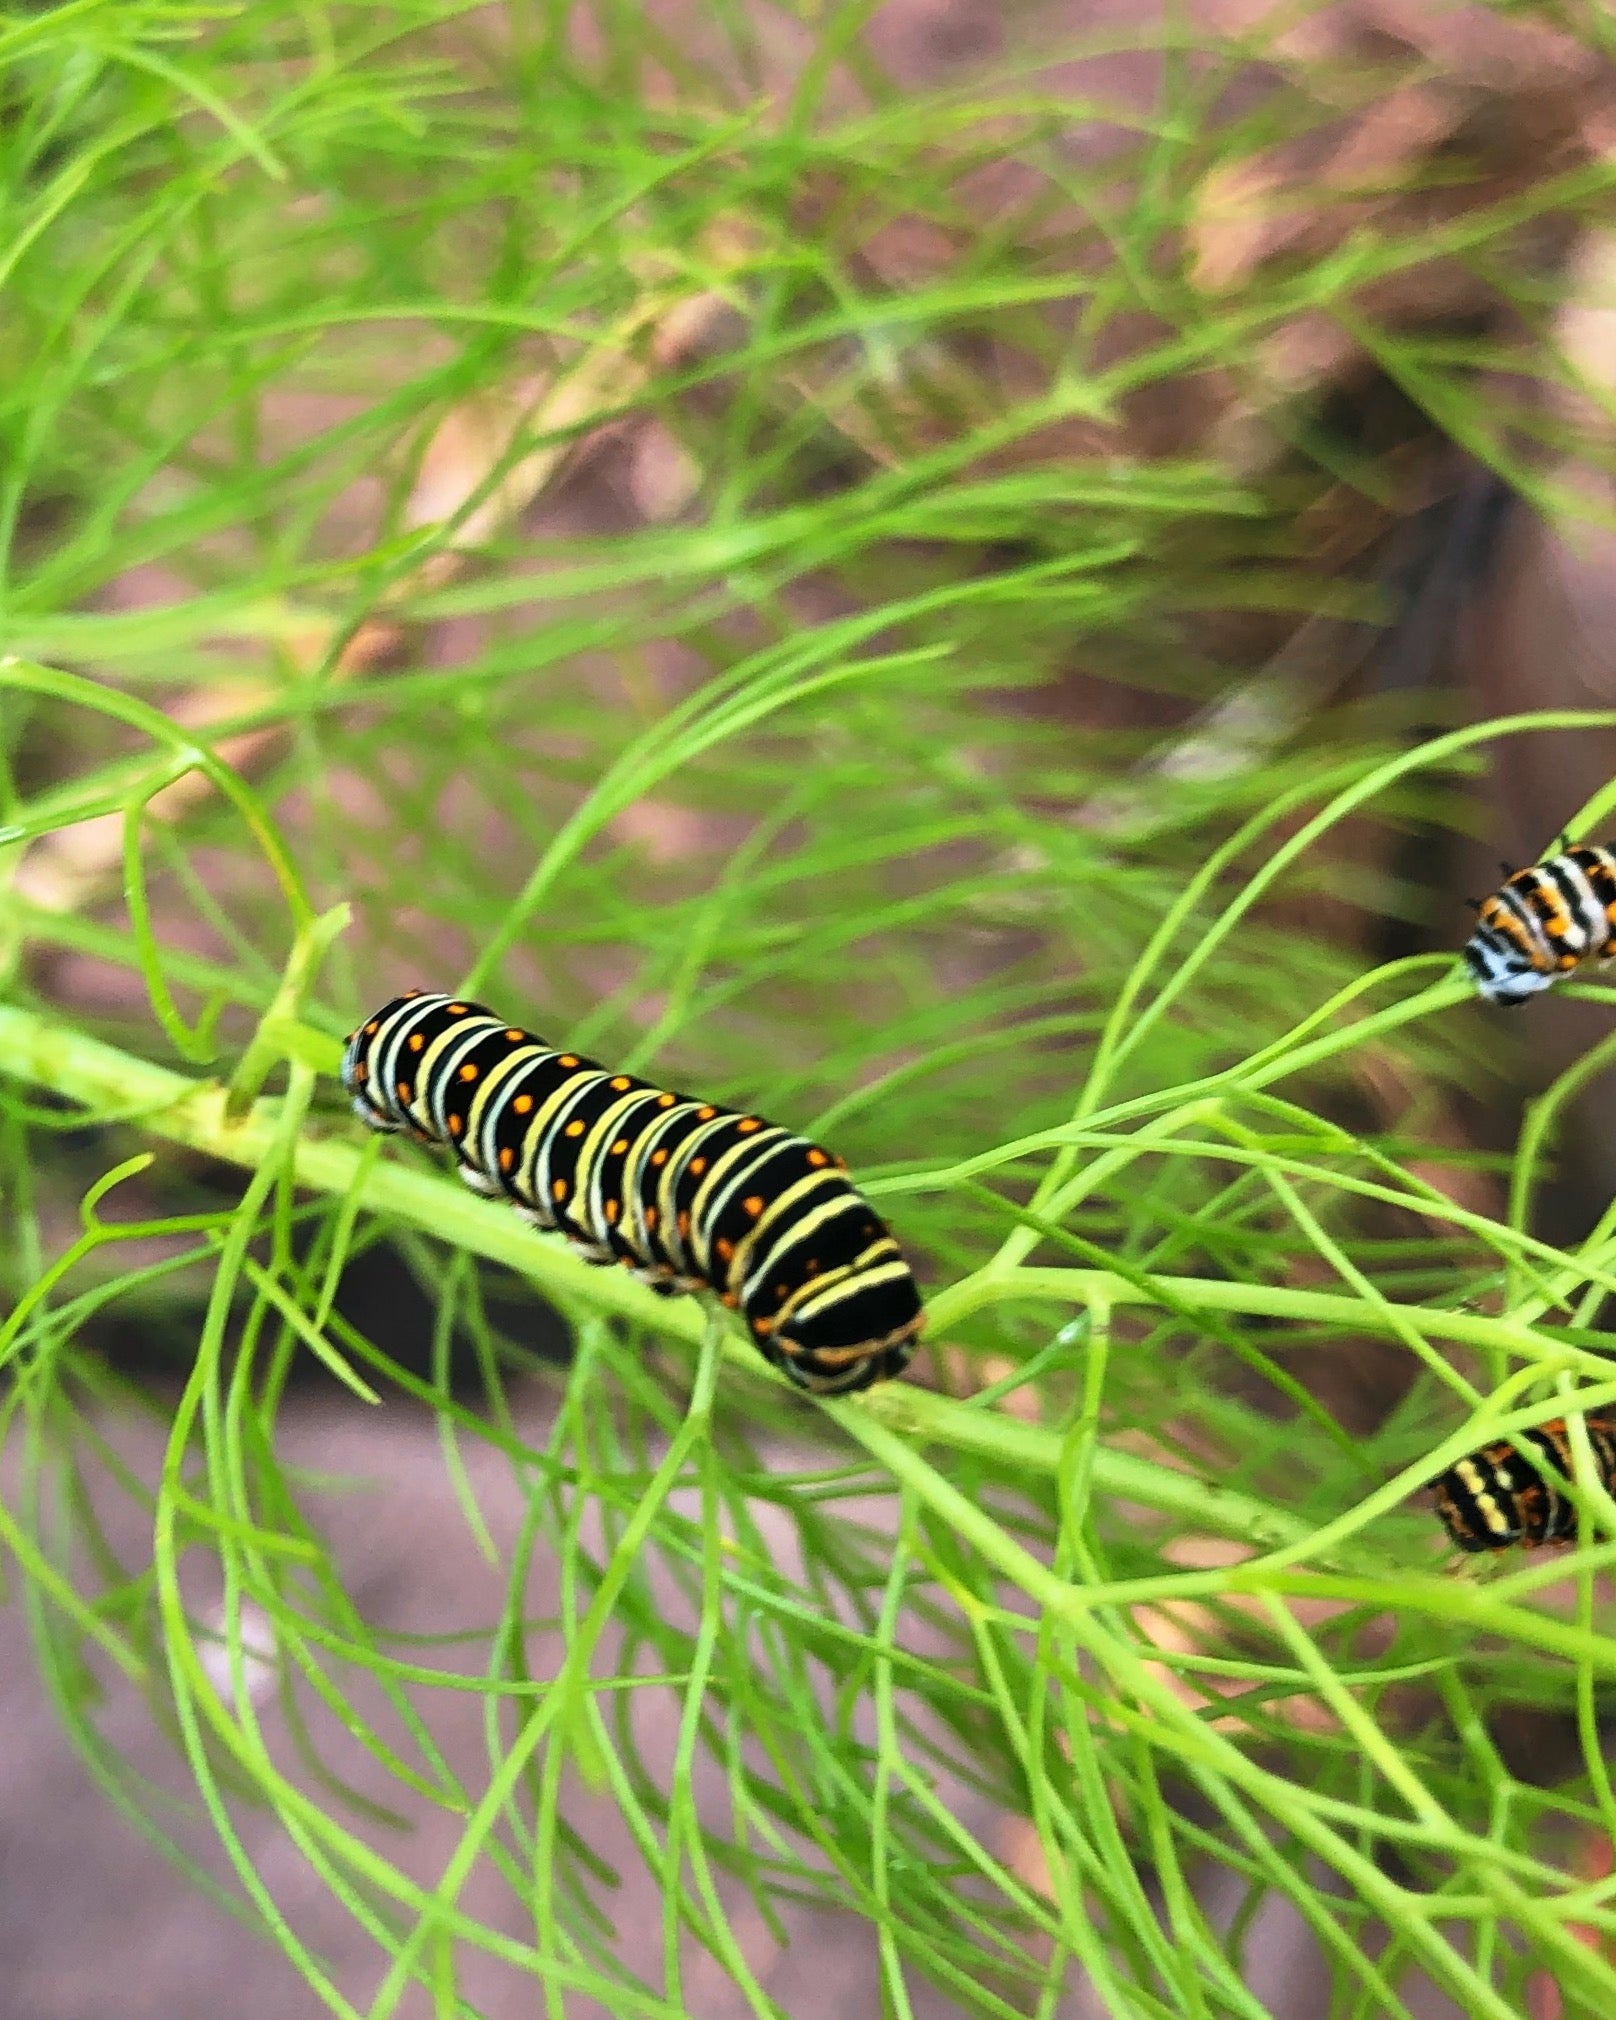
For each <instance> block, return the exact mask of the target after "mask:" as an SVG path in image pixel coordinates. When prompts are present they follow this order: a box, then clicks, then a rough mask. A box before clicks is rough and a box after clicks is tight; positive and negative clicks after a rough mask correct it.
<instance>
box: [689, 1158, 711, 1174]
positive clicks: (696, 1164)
mask: <svg viewBox="0 0 1616 2020" xmlns="http://www.w3.org/2000/svg"><path fill="white" fill-rule="evenodd" d="M706 1169H707V1160H706V1158H705V1157H693V1158H692V1159H691V1160H690V1175H691V1177H692V1178H700V1177H701V1175H702V1173H703V1172H704V1171H705V1170H706Z"/></svg>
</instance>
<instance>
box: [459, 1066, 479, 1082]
mask: <svg viewBox="0 0 1616 2020" xmlns="http://www.w3.org/2000/svg"><path fill="white" fill-rule="evenodd" d="M460 1077H461V1079H462V1080H475V1079H476V1078H477V1069H476V1067H475V1066H462V1067H461V1069H460Z"/></svg>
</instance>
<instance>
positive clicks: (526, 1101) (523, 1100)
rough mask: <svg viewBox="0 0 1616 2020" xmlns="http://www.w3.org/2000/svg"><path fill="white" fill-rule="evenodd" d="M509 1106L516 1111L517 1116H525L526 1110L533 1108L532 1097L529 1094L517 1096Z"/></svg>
mask: <svg viewBox="0 0 1616 2020" xmlns="http://www.w3.org/2000/svg"><path fill="white" fill-rule="evenodd" d="M511 1106H512V1108H514V1109H515V1110H516V1112H517V1114H518V1115H526V1114H527V1112H528V1110H529V1109H530V1108H531V1107H532V1106H533V1097H532V1095H531V1094H519V1095H517V1097H516V1099H515V1100H514V1101H513V1102H512V1103H511Z"/></svg>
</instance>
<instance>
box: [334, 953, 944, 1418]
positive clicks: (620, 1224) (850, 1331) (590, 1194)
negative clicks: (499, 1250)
mask: <svg viewBox="0 0 1616 2020" xmlns="http://www.w3.org/2000/svg"><path fill="white" fill-rule="evenodd" d="M342 1081H343V1085H344V1086H345V1087H346V1088H347V1090H348V1092H349V1094H350V1095H351V1096H352V1097H353V1106H354V1113H355V1114H356V1115H358V1116H359V1117H360V1119H361V1120H362V1121H364V1122H365V1123H367V1124H368V1125H369V1126H370V1127H371V1128H372V1129H381V1130H403V1131H406V1132H408V1133H409V1134H410V1135H412V1136H414V1137H415V1138H416V1139H417V1140H418V1141H421V1142H426V1143H439V1144H445V1145H447V1146H448V1147H449V1148H450V1149H452V1150H453V1151H454V1154H455V1158H456V1161H457V1163H458V1165H459V1169H460V1176H461V1177H462V1178H463V1179H464V1180H465V1181H466V1183H467V1184H468V1185H469V1186H470V1187H471V1188H472V1190H473V1191H474V1192H480V1193H486V1194H490V1195H493V1196H495V1197H500V1198H504V1199H508V1200H509V1201H510V1202H511V1203H512V1204H513V1205H514V1206H515V1208H516V1210H517V1211H518V1212H519V1213H520V1214H522V1215H523V1216H524V1217H525V1218H526V1219H528V1220H530V1221H532V1222H533V1224H534V1225H535V1226H537V1227H540V1228H545V1229H553V1230H556V1231H558V1232H559V1233H561V1234H563V1235H565V1236H566V1238H567V1240H568V1241H569V1242H571V1243H572V1244H573V1246H574V1247H575V1248H576V1249H578V1250H579V1251H580V1252H581V1253H582V1254H583V1255H584V1256H585V1257H586V1258H587V1259H588V1260H589V1261H590V1262H592V1263H601V1264H606V1263H620V1264H622V1265H624V1266H625V1267H627V1268H629V1269H631V1270H632V1271H633V1272H634V1274H635V1275H636V1276H637V1277H639V1278H640V1280H641V1281H642V1282H643V1283H647V1284H649V1285H650V1286H651V1288H652V1289H653V1290H656V1291H659V1292H661V1293H663V1294H664V1295H666V1296H672V1295H673V1294H674V1293H676V1292H680V1291H699V1290H710V1291H712V1292H714V1293H715V1294H716V1295H717V1296H718V1297H719V1299H720V1300H721V1301H722V1302H723V1303H724V1304H725V1305H727V1306H728V1307H730V1309H731V1310H735V1311H738V1312H739V1313H740V1314H741V1317H742V1318H743V1319H744V1321H745V1323H746V1326H747V1329H748V1331H749V1332H750V1334H751V1336H752V1339H753V1341H754V1343H755V1344H756V1346H757V1348H758V1350H759V1351H760V1352H761V1353H762V1355H763V1357H764V1358H765V1360H767V1361H769V1362H770V1363H772V1365H773V1366H775V1367H777V1368H780V1369H781V1370H783V1372H784V1373H785V1374H786V1375H787V1376H788V1377H789V1378H790V1379H791V1380H792V1381H793V1382H794V1383H796V1385H797V1386H798V1387H799V1388H801V1389H806V1390H809V1391H811V1392H812V1393H814V1394H816V1395H843V1394H846V1393H848V1392H850V1391H852V1390H854V1389H863V1388H867V1387H868V1386H869V1384H870V1383H872V1382H878V1381H886V1380H888V1379H890V1378H891V1377H892V1376H894V1375H899V1374H902V1372H903V1370H904V1368H905V1367H906V1366H907V1365H908V1362H909V1358H910V1356H911V1355H912V1354H913V1352H914V1349H915V1344H916V1341H917V1340H918V1338H919V1335H920V1329H921V1324H922V1319H923V1314H922V1311H921V1306H920V1295H919V1292H918V1291H917V1290H916V1288H915V1280H914V1278H913V1276H912V1275H911V1274H910V1271H909V1266H908V1264H907V1263H906V1262H905V1261H904V1259H903V1255H902V1253H901V1251H900V1250H899V1248H898V1245H897V1243H896V1242H895V1241H894V1240H893V1239H892V1236H891V1235H890V1234H889V1233H888V1232H887V1229H886V1227H885V1225H884V1223H883V1222H882V1221H881V1220H880V1218H879V1217H878V1216H877V1214H876V1212H875V1210H874V1208H873V1207H872V1206H871V1205H870V1203H869V1201H868V1200H866V1199H865V1198H864V1196H863V1194H862V1193H860V1192H859V1191H858V1190H857V1189H856V1188H855V1187H854V1185H853V1184H852V1182H851V1180H849V1178H848V1177H847V1175H846V1173H847V1167H846V1165H845V1164H844V1163H843V1161H842V1160H841V1159H840V1158H837V1157H833V1156H832V1155H831V1153H830V1152H829V1151H826V1150H822V1149H820V1148H819V1146H818V1145H817V1144H813V1143H809V1142H808V1141H807V1140H806V1139H805V1138H803V1137H800V1136H793V1135H792V1134H791V1133H790V1132H789V1131H788V1130H785V1129H781V1128H779V1127H778V1126H777V1125H776V1124H774V1123H771V1122H765V1121H764V1120H763V1119H762V1118H761V1117H759V1116H756V1115H739V1114H735V1113H733V1112H732V1111H730V1110H729V1109H724V1108H719V1107H717V1106H716V1105H714V1104H713V1103H712V1102H706V1101H699V1100H697V1099H695V1098H693V1097H691V1096H689V1095H681V1094H669V1093H666V1092H664V1091H663V1090H662V1089H660V1088H657V1087H653V1086H651V1085H650V1084H649V1083H648V1082H646V1081H644V1080H637V1079H635V1078H634V1077H633V1075H631V1074H627V1073H612V1072H611V1071H610V1070H609V1069H608V1068H606V1067H604V1066H599V1065H597V1064H596V1063H595V1062H594V1061H593V1060H590V1059H585V1058H582V1057H581V1056H580V1055H579V1054H578V1053H575V1052H560V1051H556V1050H555V1049H553V1048H552V1047H551V1046H548V1045H546V1044H545V1043H544V1041H543V1040H542V1039H539V1038H536V1037H534V1036H533V1034H532V1033H531V1032H528V1031H523V1030H521V1029H520V1028H519V1027H518V1026H516V1025H514V1024H507V1023H505V1022H504V1020H503V1019H502V1018H499V1017H496V1016H494V1015H493V1013H492V1012H491V1011H488V1010H486V1009H484V1008H483V1006H482V1005H481V1004H478V1003H467V1002H462V1001H459V1000H458V999H455V998H452V997H448V996H437V995H426V994H423V993H422V992H421V991H420V990H412V991H411V992H410V993H409V994H408V995H405V996H399V997H396V998H395V999H394V1000H393V1001H392V1002H391V1003H388V1004H387V1005H385V1007H384V1008H382V1009H380V1010H378V1011H377V1012H376V1014H375V1015H374V1016H373V1017H370V1018H367V1019H366V1021H365V1022H364V1023H363V1024H362V1025H361V1026H360V1027H359V1029H358V1030H357V1031H355V1032H354V1033H353V1034H352V1035H351V1036H350V1037H349V1039H348V1041H347V1045H346V1047H345V1048H344V1051H343V1058H342Z"/></svg>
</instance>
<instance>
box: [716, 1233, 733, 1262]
mask: <svg viewBox="0 0 1616 2020" xmlns="http://www.w3.org/2000/svg"><path fill="white" fill-rule="evenodd" d="M713 1249H714V1252H715V1254H716V1255H717V1257H718V1260H719V1261H720V1262H725V1263H727V1262H728V1261H729V1259H730V1257H731V1256H732V1255H734V1253H735V1244H734V1242H732V1241H724V1240H722V1239H720V1240H718V1241H716V1242H714V1244H713Z"/></svg>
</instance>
